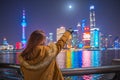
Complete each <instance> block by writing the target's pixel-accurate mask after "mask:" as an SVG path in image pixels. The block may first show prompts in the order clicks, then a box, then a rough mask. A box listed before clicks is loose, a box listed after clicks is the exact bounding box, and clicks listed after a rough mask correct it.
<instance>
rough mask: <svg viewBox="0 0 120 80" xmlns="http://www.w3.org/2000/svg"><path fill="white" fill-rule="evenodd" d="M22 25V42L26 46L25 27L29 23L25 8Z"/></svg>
mask: <svg viewBox="0 0 120 80" xmlns="http://www.w3.org/2000/svg"><path fill="white" fill-rule="evenodd" d="M21 25H22V41H21V42H22V48H25V46H26V36H25V27H26V25H27V23H26V17H25V10H23V14H22V22H21Z"/></svg>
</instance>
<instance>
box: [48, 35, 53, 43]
mask: <svg viewBox="0 0 120 80" xmlns="http://www.w3.org/2000/svg"><path fill="white" fill-rule="evenodd" d="M49 42H53V33H49Z"/></svg>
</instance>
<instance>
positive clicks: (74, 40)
mask: <svg viewBox="0 0 120 80" xmlns="http://www.w3.org/2000/svg"><path fill="white" fill-rule="evenodd" d="M79 43H80V42H79V35H78V30H74V33H73V34H72V46H73V47H74V48H77V47H78V46H79Z"/></svg>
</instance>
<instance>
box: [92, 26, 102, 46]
mask: <svg viewBox="0 0 120 80" xmlns="http://www.w3.org/2000/svg"><path fill="white" fill-rule="evenodd" d="M90 46H91V47H92V48H99V47H100V31H99V28H92V29H91V42H90Z"/></svg>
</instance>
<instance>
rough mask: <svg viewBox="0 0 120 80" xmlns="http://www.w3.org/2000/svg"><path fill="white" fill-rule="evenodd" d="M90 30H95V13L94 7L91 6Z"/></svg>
mask: <svg viewBox="0 0 120 80" xmlns="http://www.w3.org/2000/svg"><path fill="white" fill-rule="evenodd" d="M90 28H91V29H92V28H95V11H94V6H93V5H92V6H90Z"/></svg>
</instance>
